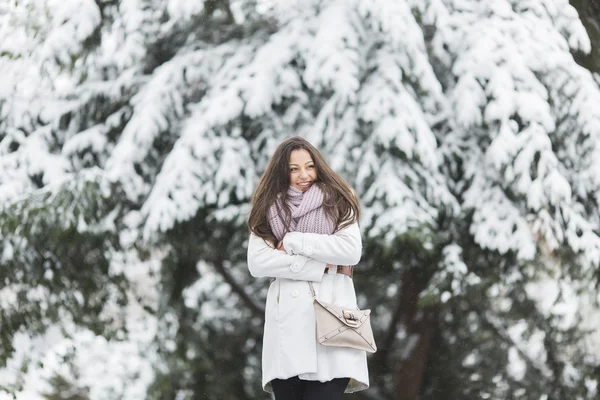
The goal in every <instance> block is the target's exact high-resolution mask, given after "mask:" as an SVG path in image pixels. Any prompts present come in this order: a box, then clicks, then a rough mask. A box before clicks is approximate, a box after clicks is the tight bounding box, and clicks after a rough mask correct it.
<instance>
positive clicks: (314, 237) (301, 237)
mask: <svg viewBox="0 0 600 400" xmlns="http://www.w3.org/2000/svg"><path fill="white" fill-rule="evenodd" d="M283 247H285V251H286V252H287V253H288V254H297V255H302V256H306V257H310V258H311V259H313V260H318V261H321V262H324V263H327V264H334V265H356V264H358V262H359V261H360V257H361V254H362V239H361V236H360V228H359V226H358V222H354V223H352V224H350V225H348V226H347V227H346V228H344V229H342V230H341V231H338V232H336V233H334V234H332V235H326V234H319V233H302V232H288V233H287V234H286V235H285V237H284V238H283Z"/></svg>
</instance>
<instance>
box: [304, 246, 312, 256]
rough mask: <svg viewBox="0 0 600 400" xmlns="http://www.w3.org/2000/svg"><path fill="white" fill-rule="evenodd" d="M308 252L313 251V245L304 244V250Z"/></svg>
mask: <svg viewBox="0 0 600 400" xmlns="http://www.w3.org/2000/svg"><path fill="white" fill-rule="evenodd" d="M305 251H306V252H307V253H308V254H310V253H312V252H313V247H312V246H306V250H305Z"/></svg>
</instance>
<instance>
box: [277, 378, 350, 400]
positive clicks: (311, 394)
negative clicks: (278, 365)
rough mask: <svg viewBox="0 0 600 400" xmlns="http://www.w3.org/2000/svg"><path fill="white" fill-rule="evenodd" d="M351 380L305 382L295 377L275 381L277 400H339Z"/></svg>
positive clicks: (337, 379)
mask: <svg viewBox="0 0 600 400" xmlns="http://www.w3.org/2000/svg"><path fill="white" fill-rule="evenodd" d="M349 381H350V378H336V379H332V380H330V381H328V382H319V381H305V380H302V379H299V378H298V377H297V376H294V377H292V378H289V379H273V380H272V381H271V383H272V385H273V392H275V399H276V400H338V399H341V398H342V394H343V393H344V390H345V389H346V386H348V382H349Z"/></svg>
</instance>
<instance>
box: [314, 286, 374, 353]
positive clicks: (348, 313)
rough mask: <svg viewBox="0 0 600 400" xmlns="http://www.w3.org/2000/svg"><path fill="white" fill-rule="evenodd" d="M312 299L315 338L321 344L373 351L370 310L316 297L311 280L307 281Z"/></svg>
mask: <svg viewBox="0 0 600 400" xmlns="http://www.w3.org/2000/svg"><path fill="white" fill-rule="evenodd" d="M308 285H309V286H310V292H311V294H312V296H313V299H314V306H315V318H316V323H317V340H318V341H319V343H321V344H322V345H323V346H334V347H350V348H353V349H358V350H365V351H368V352H369V353H375V352H376V351H377V346H376V345H375V339H373V331H372V330H371V310H358V309H356V310H352V309H346V308H343V307H339V306H334V305H333V304H328V303H325V302H322V301H320V300H318V299H317V296H316V295H315V288H314V287H313V284H312V282H310V281H309V282H308Z"/></svg>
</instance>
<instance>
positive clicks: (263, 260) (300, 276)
mask: <svg viewBox="0 0 600 400" xmlns="http://www.w3.org/2000/svg"><path fill="white" fill-rule="evenodd" d="M326 266H327V263H325V262H322V261H317V260H313V259H310V258H309V257H306V256H303V255H299V254H296V255H289V254H287V253H286V252H285V251H282V250H277V249H274V248H272V247H271V246H269V245H268V244H267V243H266V242H265V241H264V240H263V239H262V238H261V237H258V236H256V235H254V234H250V239H249V241H248V269H249V270H250V274H251V275H252V276H254V277H256V278H262V277H271V278H286V279H294V280H303V281H314V282H320V281H321V280H322V279H323V275H324V273H325V267H326Z"/></svg>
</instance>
